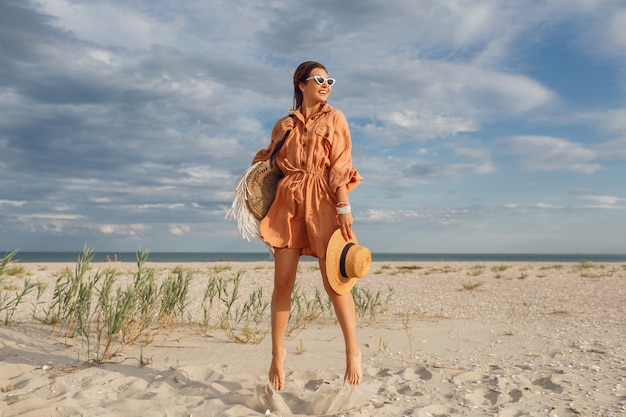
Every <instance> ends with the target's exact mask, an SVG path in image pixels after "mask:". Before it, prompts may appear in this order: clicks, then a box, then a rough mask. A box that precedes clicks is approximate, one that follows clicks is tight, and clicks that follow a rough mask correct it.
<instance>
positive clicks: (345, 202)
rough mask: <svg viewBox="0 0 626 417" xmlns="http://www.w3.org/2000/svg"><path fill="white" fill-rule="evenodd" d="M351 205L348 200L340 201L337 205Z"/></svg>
mask: <svg viewBox="0 0 626 417" xmlns="http://www.w3.org/2000/svg"><path fill="white" fill-rule="evenodd" d="M349 205H350V203H348V202H347V201H339V202H338V203H337V207H339V206H349Z"/></svg>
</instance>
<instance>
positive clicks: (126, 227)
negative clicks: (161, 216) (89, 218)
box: [90, 224, 147, 237]
mask: <svg viewBox="0 0 626 417" xmlns="http://www.w3.org/2000/svg"><path fill="white" fill-rule="evenodd" d="M90 228H93V229H96V230H98V231H99V232H100V233H102V234H104V235H119V236H130V237H136V236H140V235H142V234H143V233H144V232H145V231H146V230H147V227H146V225H144V224H99V225H95V226H90Z"/></svg>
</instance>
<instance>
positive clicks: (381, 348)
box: [376, 336, 389, 356]
mask: <svg viewBox="0 0 626 417" xmlns="http://www.w3.org/2000/svg"><path fill="white" fill-rule="evenodd" d="M388 351H389V341H388V340H385V339H383V337H382V336H380V337H379V338H378V351H377V352H376V356H382V355H383V354H385V353H387V352H388Z"/></svg>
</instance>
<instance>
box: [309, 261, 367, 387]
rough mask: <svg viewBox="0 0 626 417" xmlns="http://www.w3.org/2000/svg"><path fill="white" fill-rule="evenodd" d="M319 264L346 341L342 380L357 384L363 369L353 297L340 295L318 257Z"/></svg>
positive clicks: (323, 263)
mask: <svg viewBox="0 0 626 417" xmlns="http://www.w3.org/2000/svg"><path fill="white" fill-rule="evenodd" d="M319 264H320V271H321V272H322V279H323V280H324V288H325V289H326V293H327V294H328V296H329V297H330V299H331V301H332V303H333V307H334V308H335V314H336V315H337V320H339V325H340V326H341V331H342V332H343V338H344V341H345V343H346V375H345V376H344V381H345V382H347V383H349V384H352V385H359V384H360V383H361V379H362V377H363V371H362V370H361V350H360V349H359V343H358V342H357V339H356V309H355V308H354V299H353V298H352V293H351V292H348V293H347V294H341V295H340V294H337V293H336V292H335V290H333V289H332V287H331V286H330V284H329V283H328V276H327V275H326V260H325V259H320V261H319Z"/></svg>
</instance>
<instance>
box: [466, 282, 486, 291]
mask: <svg viewBox="0 0 626 417" xmlns="http://www.w3.org/2000/svg"><path fill="white" fill-rule="evenodd" d="M483 284H484V283H483V282H482V281H477V282H466V283H464V284H463V289H465V290H468V291H472V290H476V289H478V288H480V287H482V286H483Z"/></svg>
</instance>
